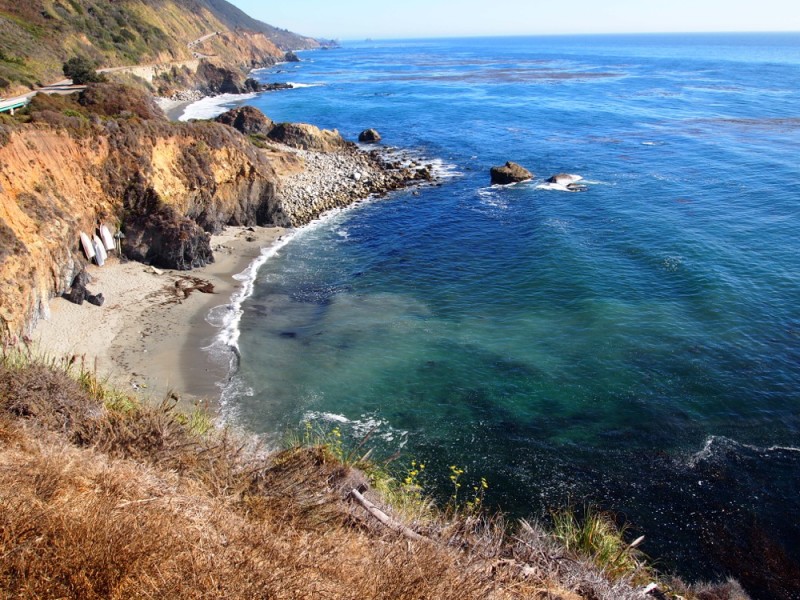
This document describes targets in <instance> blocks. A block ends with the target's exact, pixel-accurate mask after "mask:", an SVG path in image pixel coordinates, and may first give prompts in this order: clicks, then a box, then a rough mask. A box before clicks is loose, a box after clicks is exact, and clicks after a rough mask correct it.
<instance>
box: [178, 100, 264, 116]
mask: <svg viewBox="0 0 800 600" xmlns="http://www.w3.org/2000/svg"><path fill="white" fill-rule="evenodd" d="M255 97H256V94H220V95H219V96H207V97H206V98H203V99H202V100H198V101H197V102H193V103H192V104H190V105H189V106H187V107H186V109H185V110H184V111H183V114H182V115H181V116H180V120H181V121H188V120H189V119H213V118H214V117H216V116H218V115H221V114H222V113H224V112H225V111H226V110H228V109H229V108H230V107H231V106H233V105H235V104H240V103H241V102H243V101H245V100H251V99H253V98H255Z"/></svg>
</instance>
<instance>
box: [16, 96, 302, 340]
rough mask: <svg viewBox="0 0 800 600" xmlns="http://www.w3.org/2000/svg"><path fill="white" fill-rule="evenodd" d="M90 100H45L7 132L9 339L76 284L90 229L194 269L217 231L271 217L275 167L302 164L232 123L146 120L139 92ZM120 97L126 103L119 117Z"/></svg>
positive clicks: (132, 250)
mask: <svg viewBox="0 0 800 600" xmlns="http://www.w3.org/2000/svg"><path fill="white" fill-rule="evenodd" d="M123 92H124V93H125V95H126V96H125V98H120V97H119V95H118V94H120V93H123ZM86 96H87V95H84V96H82V97H80V98H76V99H73V98H47V97H43V98H42V99H41V100H39V101H37V102H34V103H33V105H32V106H31V109H30V112H29V114H28V115H26V116H23V117H22V119H21V120H22V121H27V122H17V123H12V124H10V125H5V126H2V131H0V330H2V334H3V336H8V335H15V334H19V333H22V332H24V331H25V328H26V325H28V324H29V323H30V322H31V321H32V320H33V319H35V318H36V317H37V315H38V314H41V313H43V312H46V303H47V300H49V298H50V297H52V296H53V295H54V294H55V293H59V292H61V291H64V290H65V289H67V288H68V286H69V284H70V282H71V280H72V278H73V276H74V275H75V274H76V273H77V272H79V271H80V270H81V268H82V265H83V264H84V263H85V261H86V258H85V256H84V255H83V252H82V250H81V247H80V243H79V233H80V232H81V231H84V232H86V233H87V234H89V235H90V236H91V235H92V234H93V233H94V231H95V228H96V227H97V226H98V225H99V224H101V223H104V224H106V225H108V226H109V229H111V230H112V231H116V230H117V229H118V228H121V229H122V231H124V233H125V235H126V238H125V240H124V244H125V248H124V249H125V253H126V254H127V255H128V256H130V257H132V258H134V259H138V260H142V261H145V262H148V263H152V264H154V265H157V266H163V267H169V268H178V269H188V268H192V267H194V266H198V265H200V264H204V262H205V261H209V260H213V257H212V255H211V250H210V247H209V244H208V232H215V231H219V230H220V229H221V228H223V227H224V226H225V225H227V224H241V225H248V224H267V223H270V222H271V221H272V217H273V212H274V211H275V210H277V209H276V204H275V190H276V187H277V182H278V173H277V171H276V168H275V166H277V167H278V169H279V170H281V171H292V170H293V169H298V168H299V159H298V158H296V157H294V156H293V155H291V154H286V155H283V154H281V153H279V152H277V151H275V150H273V151H271V152H266V151H264V150H261V149H259V148H257V147H256V146H254V145H253V144H252V142H251V141H250V140H249V139H248V138H247V137H246V136H244V135H242V134H240V133H239V132H237V131H236V130H234V129H232V128H230V127H226V126H224V125H221V124H217V123H210V122H198V123H170V122H168V121H166V120H164V119H163V118H157V117H155V116H153V115H155V114H156V113H155V112H153V113H152V115H151V118H142V116H140V115H139V114H137V112H144V113H145V114H148V111H149V110H150V109H151V108H152V107H150V106H147V103H148V102H149V98H147V97H145V96H144V95H140V94H137V93H135V92H133V91H124V90H121V89H117V90H108V89H106V90H105V96H106V97H107V98H106V99H107V101H106V102H105V104H104V105H103V106H98V105H93V106H87V105H86V104H87V103H86V101H85V100H86ZM37 98H38V97H37ZM111 100H113V102H121V103H123V104H124V103H127V104H125V106H126V108H123V107H122V106H117V107H113V108H111V109H110V110H111V111H113V110H117V111H118V112H117V113H116V115H115V116H108V115H107V114H105V113H107V112H109V110H106V109H107V108H109V107H108V106H107V105H108V104H110V101H111ZM143 107H144V109H145V110H143V111H142V110H140V109H142V108H143ZM120 109H121V110H120ZM154 110H156V109H154ZM274 165H275V166H274Z"/></svg>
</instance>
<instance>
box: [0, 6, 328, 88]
mask: <svg viewBox="0 0 800 600" xmlns="http://www.w3.org/2000/svg"><path fill="white" fill-rule="evenodd" d="M215 32H220V33H223V34H226V35H227V38H228V39H225V37H224V36H213V37H211V38H209V39H208V40H205V41H204V42H203V45H202V46H197V47H196V46H192V47H190V46H189V44H190V42H193V41H195V40H198V39H200V38H202V37H203V36H206V35H208V34H211V33H215ZM237 36H248V37H249V42H242V41H241V40H239V41H236V42H234V43H238V44H239V45H249V43H250V42H252V41H253V36H258V37H260V38H262V41H259V42H256V43H257V44H260V45H262V46H264V45H265V44H269V46H270V48H274V50H275V52H274V56H275V57H279V56H282V52H283V51H285V50H287V49H292V48H313V47H317V46H318V45H319V44H318V43H317V42H316V41H315V40H313V39H310V38H306V37H302V36H300V35H297V34H294V33H291V32H288V31H284V30H280V29H277V28H275V27H272V26H271V25H267V24H266V23H262V22H260V21H258V20H256V19H253V18H251V17H248V16H247V15H246V14H244V13H243V12H242V11H240V10H239V9H237V8H236V7H234V6H233V5H231V4H229V3H228V2H226V1H225V0H122V1H119V2H104V1H100V0H31V1H30V2H16V1H11V0H0V94H3V95H7V94H9V93H10V92H12V91H19V90H20V89H21V88H32V87H35V86H39V85H43V84H47V83H52V82H54V81H57V80H60V79H63V74H62V71H61V67H62V65H63V63H64V62H65V61H66V60H67V59H69V58H71V57H73V56H83V57H86V58H89V59H91V60H93V61H95V62H96V63H97V64H98V66H100V67H115V66H124V65H134V64H143V63H144V64H149V63H167V62H173V61H183V60H188V59H191V58H193V54H194V53H196V52H199V53H202V54H203V55H208V56H222V57H224V58H227V59H228V61H230V60H231V57H232V55H233V56H234V57H235V53H231V52H230V51H227V52H226V51H225V48H228V47H229V46H230V44H231V40H230V38H231V37H237ZM217 38H219V39H217ZM250 66H252V65H250Z"/></svg>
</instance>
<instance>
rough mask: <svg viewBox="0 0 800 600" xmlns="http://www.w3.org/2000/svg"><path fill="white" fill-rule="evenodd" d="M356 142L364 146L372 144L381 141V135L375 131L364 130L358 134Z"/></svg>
mask: <svg viewBox="0 0 800 600" xmlns="http://www.w3.org/2000/svg"><path fill="white" fill-rule="evenodd" d="M358 141H359V142H362V143H365V144H374V143H377V142H380V141H381V134H380V133H378V132H377V131H376V130H375V129H365V130H364V131H362V132H361V133H359V134H358Z"/></svg>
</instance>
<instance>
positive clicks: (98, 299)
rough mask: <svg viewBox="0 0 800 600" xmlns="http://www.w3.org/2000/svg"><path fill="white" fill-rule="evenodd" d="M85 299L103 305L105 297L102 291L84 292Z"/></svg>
mask: <svg viewBox="0 0 800 600" xmlns="http://www.w3.org/2000/svg"><path fill="white" fill-rule="evenodd" d="M86 301H87V302H88V303H89V304H94V305H95V306H103V303H104V302H105V301H106V299H105V298H103V293H102V292H101V293H99V294H86Z"/></svg>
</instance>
